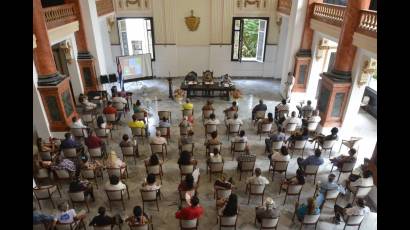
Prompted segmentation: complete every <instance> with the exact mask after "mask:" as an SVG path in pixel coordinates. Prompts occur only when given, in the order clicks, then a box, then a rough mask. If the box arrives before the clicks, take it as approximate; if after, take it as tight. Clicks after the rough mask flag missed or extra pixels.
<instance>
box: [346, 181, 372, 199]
mask: <svg viewBox="0 0 410 230" xmlns="http://www.w3.org/2000/svg"><path fill="white" fill-rule="evenodd" d="M346 188H347V190H349V191H350V192H351V193H352V194H353V201H352V203H354V202H355V200H356V198H365V197H366V196H367V195H368V194H369V192H370V191H371V190H372V188H373V185H371V186H357V187H355V188H356V189H352V188H351V187H350V186H346Z"/></svg>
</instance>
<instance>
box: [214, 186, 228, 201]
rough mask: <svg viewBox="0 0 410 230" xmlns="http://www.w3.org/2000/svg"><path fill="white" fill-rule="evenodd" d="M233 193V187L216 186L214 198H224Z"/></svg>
mask: <svg viewBox="0 0 410 230" xmlns="http://www.w3.org/2000/svg"><path fill="white" fill-rule="evenodd" d="M231 193H232V189H227V188H214V199H216V200H219V199H222V198H224V199H225V198H226V199H227V198H229V196H230V195H231Z"/></svg>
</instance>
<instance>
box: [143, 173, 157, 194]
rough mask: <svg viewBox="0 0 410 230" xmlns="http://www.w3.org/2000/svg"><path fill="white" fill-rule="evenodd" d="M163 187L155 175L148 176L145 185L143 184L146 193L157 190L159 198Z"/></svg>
mask: <svg viewBox="0 0 410 230" xmlns="http://www.w3.org/2000/svg"><path fill="white" fill-rule="evenodd" d="M160 188H161V185H159V184H158V183H157V181H156V178H155V174H152V173H150V174H148V176H147V178H146V180H145V182H144V183H142V190H144V191H154V190H157V197H159V196H160V194H161V193H160V190H159V189H160Z"/></svg>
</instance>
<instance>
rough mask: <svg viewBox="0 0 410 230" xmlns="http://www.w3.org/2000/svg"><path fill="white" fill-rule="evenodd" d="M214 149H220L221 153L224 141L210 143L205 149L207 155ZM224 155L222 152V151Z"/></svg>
mask: <svg viewBox="0 0 410 230" xmlns="http://www.w3.org/2000/svg"><path fill="white" fill-rule="evenodd" d="M214 149H218V151H219V153H221V150H222V143H219V144H216V145H208V147H207V148H206V149H205V151H206V152H205V155H206V156H207V157H209V153H211V152H213V151H214ZM221 155H222V153H221Z"/></svg>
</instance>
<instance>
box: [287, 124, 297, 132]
mask: <svg viewBox="0 0 410 230" xmlns="http://www.w3.org/2000/svg"><path fill="white" fill-rule="evenodd" d="M296 126H297V124H296V123H288V124H287V125H286V128H285V131H286V132H293V131H295V130H296Z"/></svg>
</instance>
